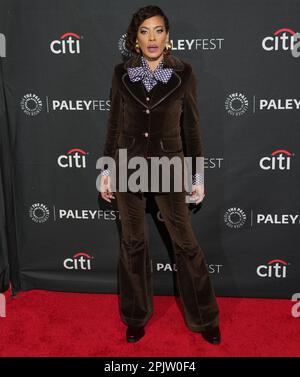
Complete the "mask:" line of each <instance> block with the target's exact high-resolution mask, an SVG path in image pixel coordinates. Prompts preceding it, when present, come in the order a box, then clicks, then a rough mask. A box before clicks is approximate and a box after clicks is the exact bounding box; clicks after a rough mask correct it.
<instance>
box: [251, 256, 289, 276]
mask: <svg viewBox="0 0 300 377" xmlns="http://www.w3.org/2000/svg"><path fill="white" fill-rule="evenodd" d="M288 265H289V263H287V262H285V261H284V260H282V259H273V260H271V261H270V262H268V263H267V264H266V265H264V264H262V265H260V266H258V267H257V269H256V273H257V275H258V276H260V277H261V278H286V271H287V266H288Z"/></svg>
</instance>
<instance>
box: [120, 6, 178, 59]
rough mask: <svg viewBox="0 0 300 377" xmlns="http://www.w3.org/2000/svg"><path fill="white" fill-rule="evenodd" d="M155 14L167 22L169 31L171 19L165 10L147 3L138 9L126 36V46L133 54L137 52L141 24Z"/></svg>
mask: <svg viewBox="0 0 300 377" xmlns="http://www.w3.org/2000/svg"><path fill="white" fill-rule="evenodd" d="M153 16H161V17H162V18H163V20H164V23H165V28H166V32H168V31H169V20H168V18H167V16H166V15H165V14H164V12H163V11H162V10H161V9H160V8H159V7H157V6H155V5H147V6H146V7H142V8H140V9H138V10H137V11H136V12H135V13H134V14H133V15H132V19H131V22H130V24H129V26H128V29H127V32H126V37H125V48H126V49H127V50H129V51H130V52H131V53H133V54H137V51H136V49H135V42H136V37H137V33H138V29H139V26H140V25H141V24H142V23H143V22H144V21H145V20H146V19H147V18H150V17H153ZM165 53H166V54H170V53H171V49H168V50H166V52H165Z"/></svg>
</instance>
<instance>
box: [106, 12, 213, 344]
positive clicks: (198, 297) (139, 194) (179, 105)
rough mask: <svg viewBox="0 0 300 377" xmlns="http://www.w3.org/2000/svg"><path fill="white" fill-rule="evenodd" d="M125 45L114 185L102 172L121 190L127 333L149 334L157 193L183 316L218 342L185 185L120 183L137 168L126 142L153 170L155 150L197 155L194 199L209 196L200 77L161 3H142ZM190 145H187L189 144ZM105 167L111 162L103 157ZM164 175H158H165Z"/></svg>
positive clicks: (117, 83)
mask: <svg viewBox="0 0 300 377" xmlns="http://www.w3.org/2000/svg"><path fill="white" fill-rule="evenodd" d="M125 46H126V48H127V49H128V50H129V51H130V52H132V53H133V56H132V57H131V58H130V59H129V60H127V62H125V63H120V64H118V65H116V66H115V67H114V73H113V77H112V87H111V109H110V115H109V120H108V127H107V135H106V140H105V147H104V153H103V156H106V157H111V158H113V159H114V161H116V165H118V168H119V170H118V169H117V173H116V176H117V179H116V189H115V190H113V189H112V187H115V186H114V184H113V185H112V182H113V181H112V179H113V174H112V171H111V169H104V170H103V171H102V173H101V175H102V176H101V188H100V191H101V197H102V198H103V199H104V200H106V201H108V202H111V199H115V196H114V193H115V195H116V198H117V205H118V209H119V211H120V215H121V226H122V232H121V233H122V235H121V243H120V255H119V264H118V278H119V287H120V314H121V318H122V320H123V321H124V323H125V324H126V325H127V326H128V327H127V331H126V339H127V341H128V342H136V341H138V340H139V339H140V338H141V337H143V336H144V334H145V329H144V327H145V325H146V323H147V322H148V320H149V319H150V317H151V316H152V314H153V287H152V274H151V269H150V257H149V250H148V240H147V237H146V232H145V207H146V205H145V203H146V197H147V196H148V195H152V196H154V199H155V201H156V203H157V206H158V208H159V210H160V212H161V215H162V217H163V219H164V222H165V225H166V227H167V230H168V232H169V235H170V238H171V240H172V244H173V249H174V255H175V261H176V267H177V272H176V275H177V282H178V287H179V292H180V297H181V301H182V305H183V309H184V318H185V321H186V324H187V326H188V328H189V329H190V330H191V331H194V332H199V333H201V334H202V336H203V338H204V339H205V340H206V341H208V342H210V343H212V344H219V343H220V329H219V308H218V304H217V301H216V297H215V293H214V289H213V286H212V282H211V279H210V276H209V272H208V270H207V267H206V262H205V257H204V254H203V251H202V249H201V248H200V246H199V244H198V241H197V239H196V236H195V234H194V231H193V228H192V224H191V218H190V213H189V209H188V205H187V202H186V191H185V190H184V188H182V186H181V190H179V191H177V190H173V189H170V190H169V191H168V192H166V191H165V190H163V189H161V187H159V188H157V187H156V188H155V189H153V187H152V186H151V189H148V188H145V189H143V190H141V189H140V190H138V191H134V190H132V189H131V188H129V189H127V190H120V189H119V186H118V180H119V179H120V177H119V175H118V174H119V173H118V172H120V171H122V172H123V171H124V169H126V172H127V175H128V178H129V176H130V175H131V174H133V173H134V169H129V168H128V167H127V164H126V165H125V164H124V162H123V161H122V160H121V161H120V159H119V161H117V160H118V157H119V155H120V149H125V150H126V151H127V154H128V157H129V158H131V157H136V156H139V157H144V158H145V161H146V163H147V168H146V169H147V172H146V175H148V178H149V177H150V180H151V179H152V180H153V177H152V176H151V174H150V173H149V170H148V169H149V166H150V162H151V164H152V159H151V158H152V157H155V156H156V157H168V158H170V157H174V156H176V157H177V158H180V159H182V158H183V157H184V156H185V157H191V158H192V170H191V178H192V194H191V198H195V201H194V203H195V204H196V205H197V204H199V203H200V202H201V201H202V200H203V198H204V196H205V195H204V180H203V172H202V173H201V172H200V171H197V170H196V166H198V165H197V164H196V162H195V161H196V158H199V157H202V158H203V154H202V140H201V135H200V129H199V112H198V108H197V84H196V76H195V73H194V70H193V68H192V66H191V65H190V64H189V63H187V62H185V61H183V60H182V59H179V58H177V57H175V56H173V55H171V44H170V42H169V21H168V18H167V17H166V15H165V14H164V13H163V11H162V10H161V9H160V8H159V7H157V6H146V7H143V8H140V9H139V10H138V11H137V12H136V13H134V14H133V16H132V19H131V22H130V24H129V27H128V30H127V34H126V41H125ZM183 146H185V153H184V152H183ZM105 168H107V165H105ZM175 176H181V177H182V170H179V169H173V170H172V169H171V174H170V182H171V183H174V181H175ZM164 177H165V175H164V174H163V175H160V179H162V178H164Z"/></svg>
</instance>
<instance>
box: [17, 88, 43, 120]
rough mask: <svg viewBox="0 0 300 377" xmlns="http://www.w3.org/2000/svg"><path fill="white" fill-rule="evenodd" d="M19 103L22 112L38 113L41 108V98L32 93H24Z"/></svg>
mask: <svg viewBox="0 0 300 377" xmlns="http://www.w3.org/2000/svg"><path fill="white" fill-rule="evenodd" d="M20 105H21V109H22V110H23V111H24V113H25V114H26V115H31V116H35V115H37V114H39V113H40V112H41V111H42V108H43V102H42V100H41V99H40V97H39V96H37V95H36V94H34V93H28V94H25V96H23V98H22V99H21V102H20Z"/></svg>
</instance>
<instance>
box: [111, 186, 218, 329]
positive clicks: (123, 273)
mask: <svg viewBox="0 0 300 377" xmlns="http://www.w3.org/2000/svg"><path fill="white" fill-rule="evenodd" d="M115 195H116V198H117V204H118V209H119V211H120V214H121V225H122V237H121V244H120V256H119V264H118V278H119V280H118V281H119V290H120V296H119V298H120V302H119V303H120V314H121V318H122V320H123V322H124V323H125V324H127V325H132V326H143V325H145V324H146V323H147V322H148V321H149V319H150V318H151V315H152V314H153V284H152V273H151V268H150V255H149V245H148V239H147V235H146V231H145V208H146V198H147V196H148V195H151V196H154V199H155V201H156V203H157V206H158V208H159V210H160V213H161V216H162V217H163V219H164V222H165V225H166V227H167V230H168V232H169V234H170V238H171V241H172V245H173V251H174V257H175V263H176V269H177V271H176V272H175V273H176V279H177V286H178V288H179V293H180V299H181V303H182V306H183V312H184V318H185V322H186V324H187V327H188V328H189V329H190V330H191V331H195V332H199V331H203V330H206V329H208V328H211V327H214V326H217V325H218V324H219V308H218V304H217V301H216V297H215V293H214V289H213V286H212V282H211V279H210V275H209V272H208V269H207V266H206V261H205V257H204V254H203V251H202V249H201V247H200V246H199V244H198V242H197V238H196V236H195V234H194V230H193V228H192V224H191V219H190V216H191V213H190V212H189V210H188V206H187V205H186V203H185V200H184V197H185V194H184V193H182V192H178V193H176V192H175V193H169V194H166V193H132V192H116V194H115Z"/></svg>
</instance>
